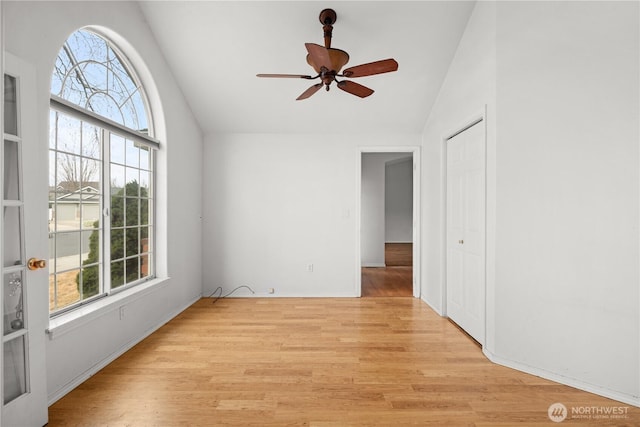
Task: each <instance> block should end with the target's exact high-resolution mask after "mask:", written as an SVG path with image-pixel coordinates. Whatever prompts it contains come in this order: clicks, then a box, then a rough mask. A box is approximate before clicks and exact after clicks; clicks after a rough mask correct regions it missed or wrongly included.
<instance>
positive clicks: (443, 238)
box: [440, 105, 487, 335]
mask: <svg viewBox="0 0 640 427" xmlns="http://www.w3.org/2000/svg"><path fill="white" fill-rule="evenodd" d="M476 124H481V125H482V126H483V127H484V129H483V130H484V144H485V201H486V194H487V191H486V186H487V184H486V173H487V165H486V163H487V154H486V152H487V111H486V105H485V106H484V107H483V108H482V110H481V111H479V112H477V113H476V114H474V115H472V116H471V117H469V118H468V119H467V120H464V121H461V124H460V125H459V126H456V127H455V128H454V129H452V130H451V131H449V132H446V133H445V134H444V136H443V137H442V142H441V144H442V145H441V148H442V149H441V151H440V152H441V153H442V157H441V159H440V164H441V165H442V167H441V174H442V175H441V180H440V182H441V183H442V186H441V191H440V194H441V199H440V207H441V218H442V227H441V230H440V233H441V235H440V242H441V248H440V250H441V254H442V257H441V262H440V269H441V270H440V271H442V283H441V284H440V295H441V302H440V307H441V315H442V316H443V317H448V315H447V142H448V141H449V140H450V139H451V138H453V137H454V136H456V135H458V134H460V133H462V132H464V131H465V130H467V129H469V128H470V127H471V126H474V125H476ZM485 211H486V203H485ZM486 228H487V225H486V212H485V266H484V267H485V268H484V272H485V273H484V274H485V278H484V287H485V292H484V295H485V301H484V305H483V306H484V311H485V312H484V319H485V335H486V322H487V301H486V299H487V292H486V288H487V247H486V246H487V242H486V240H487V239H486Z"/></svg>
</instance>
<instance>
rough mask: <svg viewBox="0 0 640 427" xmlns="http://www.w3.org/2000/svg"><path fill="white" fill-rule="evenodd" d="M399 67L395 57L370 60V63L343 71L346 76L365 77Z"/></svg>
mask: <svg viewBox="0 0 640 427" xmlns="http://www.w3.org/2000/svg"><path fill="white" fill-rule="evenodd" d="M397 69H398V63H397V62H396V60H395V59H383V60H382V61H375V62H370V63H368V64H362V65H356V66H355V67H350V68H347V69H346V70H344V71H343V73H342V74H344V76H345V77H351V78H353V77H363V76H371V75H374V74H382V73H389V72H391V71H396V70H397Z"/></svg>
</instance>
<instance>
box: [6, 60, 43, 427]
mask: <svg viewBox="0 0 640 427" xmlns="http://www.w3.org/2000/svg"><path fill="white" fill-rule="evenodd" d="M4 67H5V68H4V70H3V77H4V78H3V84H4V91H3V95H4V96H3V104H2V105H3V107H4V114H3V128H4V132H3V135H2V137H3V140H2V144H1V145H0V150H2V155H3V160H2V163H1V164H2V173H1V174H0V180H1V182H0V192H1V193H2V197H0V205H1V206H0V212H2V216H1V217H0V218H2V225H1V226H0V227H2V228H1V230H2V239H1V240H0V246H1V253H0V258H1V259H2V264H0V268H1V269H2V271H0V281H1V282H0V286H1V287H2V289H1V290H0V304H1V305H0V306H1V307H2V319H1V321H2V369H1V372H2V383H1V384H2V393H1V396H0V398H1V401H2V406H1V408H2V412H1V417H2V420H1V421H0V422H1V424H2V425H16V426H23V425H24V426H27V425H36V426H37V425H45V424H46V423H47V384H46V377H47V375H46V360H45V357H44V354H45V345H46V341H45V339H46V335H45V330H46V328H47V321H48V310H47V271H46V268H43V267H46V265H45V264H46V263H45V262H44V261H42V260H41V259H36V258H31V257H33V256H37V257H38V258H45V259H46V258H47V232H46V228H47V204H46V191H45V188H43V187H44V186H46V185H47V184H46V174H47V165H46V156H44V155H33V156H29V160H28V161H23V160H25V156H26V154H27V153H37V152H38V150H42V151H41V152H42V154H44V153H46V150H47V147H46V145H45V144H42V143H41V142H42V141H43V140H42V138H38V133H37V129H38V126H37V116H36V111H37V108H36V99H37V98H36V91H35V87H36V84H35V81H36V79H35V76H36V73H35V67H34V66H33V65H31V64H29V63H27V62H25V61H23V60H21V59H20V58H17V57H15V56H14V55H11V54H10V53H9V52H4ZM27 255H30V256H31V257H30V256H27ZM30 258H31V259H30ZM32 260H33V261H35V262H31V261H32Z"/></svg>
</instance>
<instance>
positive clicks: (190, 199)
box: [2, 1, 202, 401]
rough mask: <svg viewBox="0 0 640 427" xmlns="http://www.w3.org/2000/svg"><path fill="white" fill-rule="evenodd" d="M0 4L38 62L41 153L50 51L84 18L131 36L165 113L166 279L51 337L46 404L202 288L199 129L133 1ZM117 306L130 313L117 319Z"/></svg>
mask: <svg viewBox="0 0 640 427" xmlns="http://www.w3.org/2000/svg"><path fill="white" fill-rule="evenodd" d="M2 7H3V13H4V28H3V32H4V36H5V48H6V50H7V51H9V52H11V53H13V54H14V55H16V56H18V57H20V58H22V59H23V60H25V61H27V62H30V63H32V64H33V65H34V66H35V67H36V72H37V102H38V111H37V116H38V123H39V128H38V130H37V131H38V133H39V135H40V136H41V141H42V150H47V148H48V147H47V141H48V138H47V135H48V105H49V88H50V76H51V71H52V67H53V64H54V61H55V58H56V55H57V54H58V51H59V50H60V47H61V46H62V44H63V43H64V41H65V40H66V38H67V37H68V35H69V34H70V33H72V32H73V31H75V30H76V29H78V28H80V27H82V26H85V25H100V26H104V27H106V28H108V29H110V30H112V31H114V32H115V33H118V34H119V35H120V36H122V37H123V38H124V39H125V40H126V41H127V42H128V43H130V46H128V47H127V45H126V43H121V44H120V47H122V48H123V50H124V51H125V53H127V52H128V53H129V56H130V59H132V60H133V59H134V57H135V56H136V55H134V53H137V55H139V58H141V60H142V61H143V62H144V64H143V63H140V62H139V61H138V63H137V64H136V63H135V61H134V65H135V66H136V68H137V71H138V72H139V74H140V75H141V77H142V79H143V81H144V82H145V83H146V84H147V87H150V86H153V85H154V84H155V87H156V89H157V96H155V97H154V99H152V100H151V101H152V104H153V105H152V108H153V110H154V112H161V113H163V114H164V119H162V120H157V121H156V131H157V136H158V137H159V139H160V140H161V141H162V142H163V148H162V149H161V150H160V152H159V153H158V156H157V160H158V167H157V169H158V170H159V173H158V175H157V177H156V179H157V181H156V182H157V186H158V200H157V204H158V212H157V224H158V228H159V230H158V233H157V237H158V254H157V258H158V276H160V277H162V278H164V279H165V280H164V281H163V282H162V284H160V285H157V286H154V287H151V288H149V289H148V290H147V291H146V294H145V295H144V297H142V298H136V297H131V298H125V299H123V300H121V301H120V302H119V303H118V304H117V305H115V306H114V305H112V306H108V307H106V308H104V309H103V310H101V311H99V312H96V313H94V314H93V316H92V317H91V319H90V320H86V321H85V322H73V323H70V324H67V325H66V327H65V328H62V329H64V331H63V330H62V329H61V330H60V332H59V333H55V334H54V336H53V337H54V338H53V339H52V340H49V341H48V343H47V344H48V345H47V356H46V357H47V372H48V378H47V381H48V395H49V400H50V401H52V400H55V399H57V398H59V397H61V396H62V395H63V394H64V393H66V392H68V391H69V390H70V389H72V388H73V387H74V386H76V385H78V384H79V383H80V382H82V380H84V379H86V378H87V377H88V376H89V375H91V374H92V373H93V372H95V371H96V370H97V369H99V368H100V367H102V366H103V365H104V364H105V363H107V362H108V361H110V360H111V359H112V358H113V357H115V356H117V355H118V354H120V353H121V352H122V351H124V350H126V349H127V348H129V347H130V346H131V345H133V344H135V343H136V342H137V341H139V340H140V339H141V338H142V337H144V336H145V335H146V334H148V333H149V332H151V331H152V330H154V329H155V328H157V327H159V326H160V325H162V324H163V323H164V322H166V321H167V320H169V319H170V318H171V317H173V316H174V315H175V314H177V313H178V312H180V311H181V310H182V309H184V308H185V307H187V306H188V305H189V304H190V303H191V302H193V301H194V300H195V299H197V298H198V297H199V296H200V295H201V292H202V288H201V286H202V280H201V259H200V257H199V254H200V252H201V233H200V232H201V218H200V216H201V205H202V198H201V185H202V156H201V154H202V136H201V134H200V131H199V129H198V126H197V125H196V123H195V121H194V119H193V117H192V115H191V112H190V111H189V108H188V106H187V105H186V103H185V101H184V99H183V97H182V94H181V92H180V91H179V89H178V87H177V85H176V83H175V81H174V79H173V76H172V75H171V73H170V72H169V70H168V67H167V64H166V63H165V62H164V59H163V57H162V55H161V53H160V51H159V49H158V46H157V45H156V44H155V41H154V38H153V36H152V34H151V33H150V31H149V29H148V27H147V25H146V23H145V20H144V18H143V16H142V15H141V14H140V12H139V9H138V6H137V5H136V4H134V3H130V2H26V1H25V2H2ZM114 41H116V42H117V41H121V40H118V39H117V38H116V40H114ZM134 51H135V52H134ZM145 66H146V67H145ZM161 110H162V111H161ZM161 115H162V114H161ZM45 220H46V217H45V218H43V221H45ZM27 226H28V225H27ZM43 291H44V292H46V290H43ZM138 296H140V295H138ZM122 305H124V306H126V313H127V314H126V317H125V318H124V319H123V320H119V317H118V308H119V307H120V306H122Z"/></svg>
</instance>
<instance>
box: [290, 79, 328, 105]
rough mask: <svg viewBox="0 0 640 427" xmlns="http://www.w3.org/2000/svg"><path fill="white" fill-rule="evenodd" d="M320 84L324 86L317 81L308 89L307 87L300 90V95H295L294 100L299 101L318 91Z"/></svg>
mask: <svg viewBox="0 0 640 427" xmlns="http://www.w3.org/2000/svg"><path fill="white" fill-rule="evenodd" d="M322 86H324V85H323V84H322V83H317V84H315V85H313V86H311V87H310V88H309V89H307V90H305V91H304V92H302V95H300V96H299V97H297V98H296V101H300V100H303V99H307V98H309V97H310V96H311V95H313V94H314V93H316V92H317V91H319V90H320V88H321V87H322Z"/></svg>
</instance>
